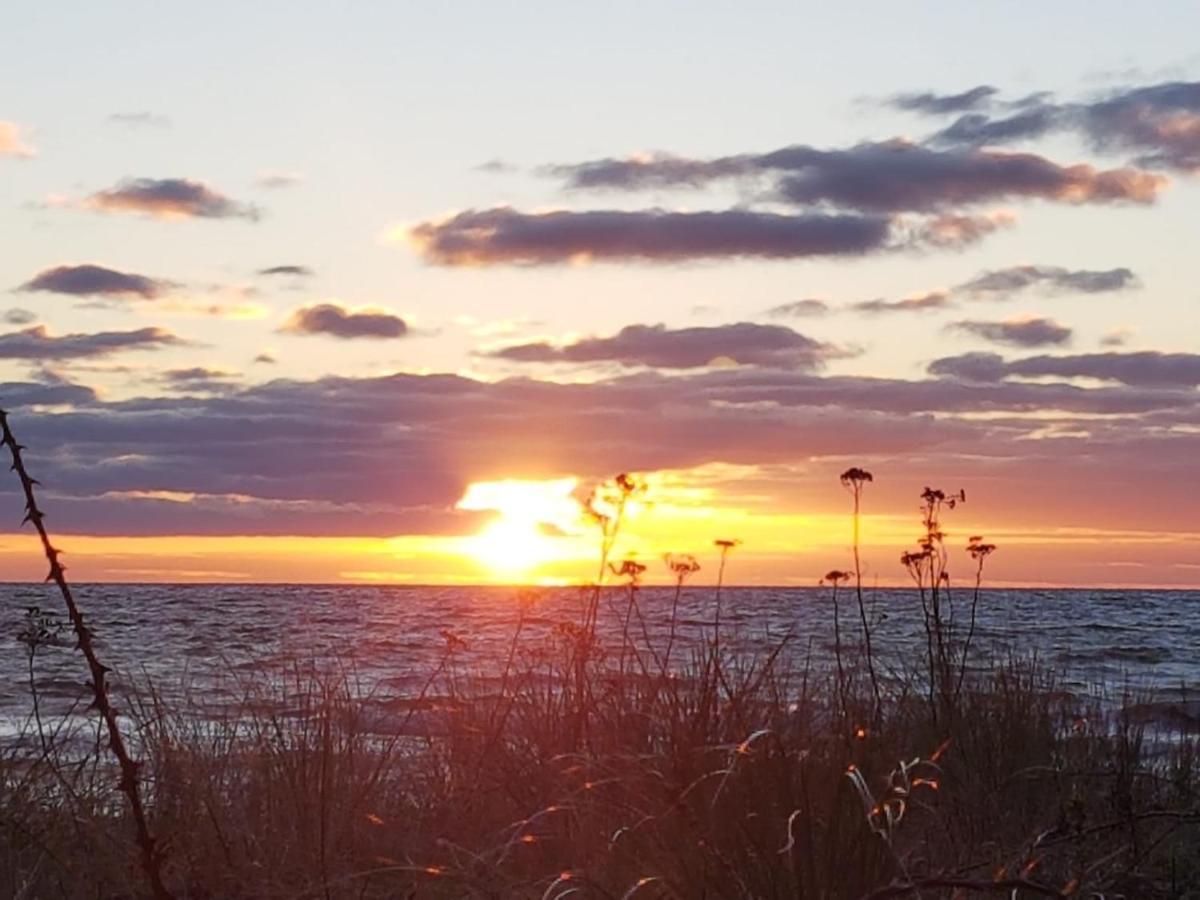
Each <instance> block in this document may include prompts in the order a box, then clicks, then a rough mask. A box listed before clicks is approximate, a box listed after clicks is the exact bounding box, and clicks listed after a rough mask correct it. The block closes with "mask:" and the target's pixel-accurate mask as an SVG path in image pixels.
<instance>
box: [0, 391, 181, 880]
mask: <svg viewBox="0 0 1200 900" xmlns="http://www.w3.org/2000/svg"><path fill="white" fill-rule="evenodd" d="M0 431H2V432H3V441H2V442H3V443H4V445H5V446H6V447H8V451H9V453H10V454H11V455H12V470H13V471H14V472H16V473H17V478H19V479H20V481H21V489H22V490H23V491H24V493H25V519H24V522H30V523H32V524H33V527H34V528H35V529H36V530H37V533H38V537H39V538H40V539H41V542H42V552H43V553H44V554H45V556H46V561H47V562H49V564H50V574H49V575H48V576H46V580H47V581H53V582H54V583H55V584H56V585H57V586H58V590H59V593H61V594H62V598H63V602H64V603H66V606H67V614H68V616H69V617H70V619H71V627H72V628H73V629H74V631H75V638H76V641H77V647H78V648H79V650H80V652H81V653H83V656H84V659H86V660H87V664H88V669H89V670H90V671H91V675H92V680H91V681H90V682H89V684H88V686H89V687H90V688H91V689H92V706H94V707H95V708H96V711H97V712H99V713H100V717H101V718H102V719H103V720H104V725H105V727H106V728H107V730H108V746H109V749H110V750H111V751H112V755H113V756H114V757H115V758H116V760H117V765H118V766H119V767H120V769H121V778H120V781H118V782H117V789H118V790H119V791H121V793H123V794H125V796H126V797H127V798H128V800H129V811H130V813H131V815H132V816H133V824H134V827H135V829H136V832H137V843H138V847H139V848H141V852H142V868H143V869H145V871H146V877H147V879H148V880H149V882H150V888H151V890H152V891H153V893H154V896H155V897H156V898H157V900H171V898H172V894H171V892H170V891H168V890H167V887H166V885H165V884H164V883H163V879H162V857H163V854H162V852H161V851H160V850H159V849H158V848H157V847H156V846H155V839H154V836H153V835H152V834H151V833H150V826H149V824H148V823H147V821H146V811H145V808H144V807H143V806H142V798H141V794H140V792H139V791H138V769H139V767H140V766H141V764H140V763H139V762H137V761H136V760H134V759H133V758H132V757H131V756H130V755H129V751H128V749H126V747H125V740H124V738H123V737H122V736H121V727H120V724H119V723H118V721H117V711H116V709H115V708H114V707H113V705H112V703H110V702H109V699H108V684H107V681H106V676H107V675H108V672H109V671H110V670H109V668H108V667H107V666H105V665H104V664H103V663H102V662H100V659H99V657H97V656H96V649H95V647H94V646H93V644H92V632H91V630H90V629H89V628H88V627H87V624H86V623H85V622H84V619H83V613H82V612H80V610H79V607H78V605H76V603H75V597H74V595H73V594H72V593H71V587H70V585H68V584H67V579H66V575H65V571H66V570H65V569H64V567H63V565H62V563H60V562H59V561H58V556H59V552H60V551H59V550H58V549H57V548H55V547H54V545H53V544H51V543H50V535H49V534H47V532H46V525H45V522H44V521H43V519H44V518H45V516H44V515H43V513H42V511H41V509H40V508H39V507H38V505H37V499H36V497H35V495H34V491H33V488H34V485H36V484H38V483H39V482H37V481H36V480H35V479H33V478H31V477H30V476H29V473H28V471H26V469H25V463H24V461H23V460H22V458H21V450H22V449H23V448H22V446H21V445H20V444H18V443H17V440H16V438H15V437H14V436H13V433H12V430H11V429H10V428H9V425H8V413H7V412H5V411H4V410H2V409H0ZM24 522H23V523H22V524H24Z"/></svg>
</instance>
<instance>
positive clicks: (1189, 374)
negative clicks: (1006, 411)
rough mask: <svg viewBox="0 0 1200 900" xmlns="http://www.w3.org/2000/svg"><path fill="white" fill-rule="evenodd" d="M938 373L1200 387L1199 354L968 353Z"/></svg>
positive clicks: (942, 362)
mask: <svg viewBox="0 0 1200 900" xmlns="http://www.w3.org/2000/svg"><path fill="white" fill-rule="evenodd" d="M929 372H930V373H931V374H934V375H948V376H952V377H957V378H966V379H969V380H972V381H990V382H994V381H1000V380H1002V379H1005V378H1008V377H1010V376H1017V377H1022V378H1055V377H1057V378H1092V379H1097V380H1100V381H1115V382H1119V383H1121V384H1125V385H1129V386H1131V387H1159V388H1195V387H1197V386H1200V354H1196V353H1160V352H1157V351H1153V350H1146V351H1141V352H1137V353H1080V354H1076V355H1071V356H1029V357H1025V358H1023V359H1015V360H1010V361H1005V360H1004V359H1003V358H1001V357H1000V356H997V355H995V354H991V353H968V354H964V355H962V356H951V357H945V358H943V359H938V360H934V361H933V362H932V363H930V365H929Z"/></svg>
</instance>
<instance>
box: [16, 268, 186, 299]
mask: <svg viewBox="0 0 1200 900" xmlns="http://www.w3.org/2000/svg"><path fill="white" fill-rule="evenodd" d="M174 286H175V285H174V284H172V283H171V282H169V281H162V280H160V279H156V278H149V277H147V276H145V275H138V274H135V273H133V272H120V271H117V270H116V269H109V268H106V267H105V266H97V265H93V264H92V263H84V264H82V265H78V266H74V265H64V266H55V267H54V268H52V269H44V270H43V271H41V272H39V273H38V274H37V275H35V276H34V277H33V278H32V279H30V280H29V281H27V282H26V283H25V284H23V285H21V286H20V288H18V290H21V291H45V292H48V293H52V294H68V295H71V296H75V297H123V298H129V297H140V298H142V299H143V300H153V299H155V298H156V297H161V296H162V295H163V294H165V293H167V291H169V290H170V289H171V288H172V287H174Z"/></svg>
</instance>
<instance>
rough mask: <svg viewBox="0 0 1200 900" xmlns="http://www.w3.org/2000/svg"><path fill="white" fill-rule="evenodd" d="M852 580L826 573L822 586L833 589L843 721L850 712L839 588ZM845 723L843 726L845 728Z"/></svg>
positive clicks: (837, 573) (835, 652) (847, 575)
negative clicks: (847, 698) (844, 663)
mask: <svg viewBox="0 0 1200 900" xmlns="http://www.w3.org/2000/svg"><path fill="white" fill-rule="evenodd" d="M849 580H850V573H849V572H843V571H841V570H840V569H834V570H833V571H831V572H826V573H825V577H824V578H822V579H821V584H823V585H824V584H827V585H829V586H830V587H832V588H833V657H834V660H835V661H836V663H837V696H838V703H839V705H840V707H841V712H842V719H843V720H846V719H848V718H849V715H850V711H849V709H847V704H846V669H845V666H844V665H843V664H842V613H841V609H840V607H839V606H838V587H839V586H841V585H843V584H845V583H846V582H847V581H849ZM845 724H846V723H845V721H843V723H842V725H843V727H844V726H845Z"/></svg>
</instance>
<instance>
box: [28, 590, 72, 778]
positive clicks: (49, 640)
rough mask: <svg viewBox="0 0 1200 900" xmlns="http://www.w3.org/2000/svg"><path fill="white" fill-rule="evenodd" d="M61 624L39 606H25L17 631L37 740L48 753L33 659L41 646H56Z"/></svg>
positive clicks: (60, 634) (60, 633) (43, 750)
mask: <svg viewBox="0 0 1200 900" xmlns="http://www.w3.org/2000/svg"><path fill="white" fill-rule="evenodd" d="M62 632H63V624H62V622H60V621H58V619H56V618H55V617H54V616H52V615H50V613H48V612H44V611H43V610H42V609H41V608H40V607H37V606H27V607H25V618H24V621H23V622H22V624H21V630H20V631H19V632H17V640H18V641H20V642H21V643H22V644H24V645H25V659H26V662H27V663H28V665H29V694H30V697H32V699H33V718H34V721H35V722H36V723H37V730H38V741H39V743H40V744H41V745H42V752H43V753H44V754H45V753H49V752H50V747H49V745H48V744H47V741H46V731H45V728H43V727H42V710H41V703H40V702H39V699H38V689H37V678H36V677H35V672H34V659H35V658H36V657H37V654H38V651H40V650H41V649H42V648H43V647H57V646H58V645H59V644H60V643H61V641H62Z"/></svg>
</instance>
